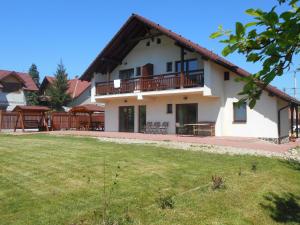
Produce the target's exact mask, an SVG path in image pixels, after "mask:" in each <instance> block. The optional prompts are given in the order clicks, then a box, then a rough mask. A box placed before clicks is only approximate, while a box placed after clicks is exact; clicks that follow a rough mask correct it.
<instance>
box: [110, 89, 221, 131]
mask: <svg viewBox="0 0 300 225" xmlns="http://www.w3.org/2000/svg"><path fill="white" fill-rule="evenodd" d="M186 97H187V99H186V100H184V98H186ZM126 100H127V102H125V101H124V99H123V100H114V101H110V102H108V103H106V104H105V130H106V131H118V128H119V106H134V107H135V124H134V125H135V126H134V131H135V132H138V106H139V105H146V120H147V121H148V122H156V121H158V122H169V128H168V133H170V134H175V128H176V126H175V125H176V104H187V103H198V121H216V120H218V116H219V113H218V111H219V105H220V102H219V99H218V98H208V97H204V96H202V95H200V94H197V95H182V96H177V97H174V96H169V97H159V98H145V99H143V100H137V99H136V98H130V99H126ZM167 104H172V106H173V113H171V114H167V111H166V110H167Z"/></svg>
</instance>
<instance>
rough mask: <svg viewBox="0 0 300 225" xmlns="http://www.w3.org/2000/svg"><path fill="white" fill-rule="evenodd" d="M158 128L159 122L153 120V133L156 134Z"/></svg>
mask: <svg viewBox="0 0 300 225" xmlns="http://www.w3.org/2000/svg"><path fill="white" fill-rule="evenodd" d="M159 128H160V122H154V124H153V133H154V134H158V133H159Z"/></svg>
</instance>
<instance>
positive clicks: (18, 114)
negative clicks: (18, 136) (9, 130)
mask: <svg viewBox="0 0 300 225" xmlns="http://www.w3.org/2000/svg"><path fill="white" fill-rule="evenodd" d="M19 117H20V113H18V115H17V120H16V124H15V129H14V132H16V130H17V126H18V122H19Z"/></svg>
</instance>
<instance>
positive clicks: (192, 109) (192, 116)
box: [176, 103, 198, 134]
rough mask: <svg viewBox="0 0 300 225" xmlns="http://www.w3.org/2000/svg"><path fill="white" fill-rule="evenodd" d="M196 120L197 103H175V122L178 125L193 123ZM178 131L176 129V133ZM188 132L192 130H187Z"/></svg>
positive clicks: (190, 132)
mask: <svg viewBox="0 0 300 225" xmlns="http://www.w3.org/2000/svg"><path fill="white" fill-rule="evenodd" d="M197 120H198V104H197V103H195V104H194V103H193V104H177V105H176V123H179V125H180V126H184V125H185V124H194V123H197ZM187 127H191V126H187ZM177 132H178V131H177V130H176V133H177ZM187 132H188V133H189V134H192V130H187Z"/></svg>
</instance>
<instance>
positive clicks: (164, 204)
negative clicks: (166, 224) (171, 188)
mask: <svg viewBox="0 0 300 225" xmlns="http://www.w3.org/2000/svg"><path fill="white" fill-rule="evenodd" d="M156 202H157V204H158V205H159V207H160V208H162V209H173V208H174V207H175V201H174V199H173V195H171V194H167V195H164V196H163V195H161V194H160V196H159V198H158V199H157V200H156Z"/></svg>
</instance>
